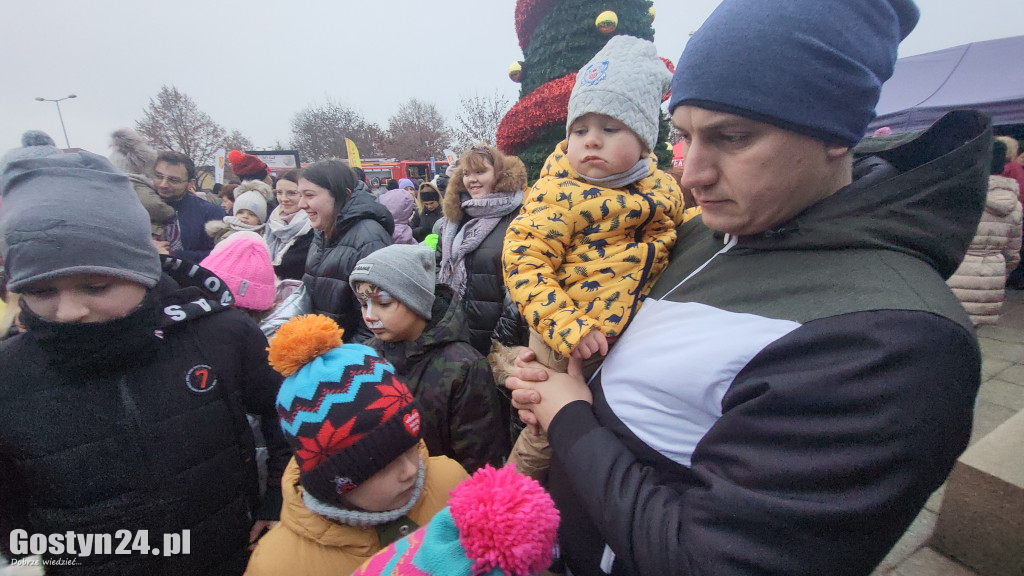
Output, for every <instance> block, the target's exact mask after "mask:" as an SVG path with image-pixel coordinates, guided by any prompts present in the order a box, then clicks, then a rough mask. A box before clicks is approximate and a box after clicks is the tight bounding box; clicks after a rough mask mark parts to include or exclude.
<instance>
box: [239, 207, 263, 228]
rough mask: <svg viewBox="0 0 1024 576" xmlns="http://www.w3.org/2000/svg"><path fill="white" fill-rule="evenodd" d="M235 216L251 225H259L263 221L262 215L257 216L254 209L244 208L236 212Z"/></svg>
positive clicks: (243, 222)
mask: <svg viewBox="0 0 1024 576" xmlns="http://www.w3.org/2000/svg"><path fill="white" fill-rule="evenodd" d="M235 218H238V220H239V221H241V222H242V224H247V225H249V226H259V225H260V224H262V222H260V217H259V216H257V215H256V213H255V212H253V211H252V210H246V209H244V208H243V209H242V210H239V211H238V212H235Z"/></svg>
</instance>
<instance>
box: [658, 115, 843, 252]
mask: <svg viewBox="0 0 1024 576" xmlns="http://www.w3.org/2000/svg"><path fill="white" fill-rule="evenodd" d="M672 123H673V124H675V126H676V128H678V129H679V130H680V132H682V134H683V139H684V140H685V141H686V143H687V152H686V161H685V167H684V172H683V176H682V178H681V182H680V186H682V187H683V188H690V189H692V190H693V196H694V198H696V200H697V202H698V203H699V204H700V207H701V210H702V212H703V219H704V224H706V225H707V226H708V228H711V229H712V230H718V231H720V232H727V233H730V234H735V235H740V236H743V235H749V234H759V233H761V232H765V231H766V230H770V229H771V228H773V227H775V226H777V225H779V224H782V223H783V222H786V221H788V220H790V219H791V218H793V217H794V216H796V215H797V214H799V213H800V212H801V211H803V210H804V209H805V208H807V207H808V206H811V205H812V204H815V203H817V202H818V201H820V200H822V199H824V198H826V197H827V196H830V195H831V194H833V193H834V192H836V191H837V190H839V188H841V187H842V186H844V185H846V184H848V183H849V180H850V170H849V163H848V161H847V160H846V156H847V153H848V151H849V149H848V148H845V147H838V146H830V145H828V144H825V143H824V142H822V141H820V140H817V139H815V138H811V137H810V136H804V135H802V134H797V133H796V132H791V131H789V130H784V129H782V128H778V127H776V126H772V125H770V124H765V123H763V122H756V121H754V120H750V119H747V118H744V117H742V116H737V115H735V114H727V113H724V112H713V111H710V110H705V109H703V108H697V107H694V106H679V107H677V108H676V109H675V112H673V114H672ZM844 170H845V172H844Z"/></svg>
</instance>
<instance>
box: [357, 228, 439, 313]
mask: <svg viewBox="0 0 1024 576" xmlns="http://www.w3.org/2000/svg"><path fill="white" fill-rule="evenodd" d="M434 255H435V252H434V251H433V250H430V249H429V248H425V247H423V246H419V245H410V244H392V245H390V246H385V247H384V248H381V249H380V250H377V251H376V252H374V253H372V254H370V255H369V256H367V257H366V258H363V259H362V260H360V261H359V262H357V263H356V266H355V268H353V269H352V273H351V274H349V275H348V283H349V285H350V286H351V287H352V291H353V292H355V291H356V285H357V284H359V283H360V282H368V283H370V284H373V285H374V286H377V287H378V288H380V289H381V290H383V291H385V292H387V293H389V294H390V295H392V296H394V297H395V298H396V299H397V300H398V301H399V302H401V303H402V304H405V305H406V306H408V307H409V308H410V309H411V310H412V311H413V312H415V313H416V314H418V315H419V316H421V317H423V318H426V319H427V320H430V309H431V307H432V306H433V305H434V283H435V279H436V274H435V270H436V267H437V264H436V261H435V258H434Z"/></svg>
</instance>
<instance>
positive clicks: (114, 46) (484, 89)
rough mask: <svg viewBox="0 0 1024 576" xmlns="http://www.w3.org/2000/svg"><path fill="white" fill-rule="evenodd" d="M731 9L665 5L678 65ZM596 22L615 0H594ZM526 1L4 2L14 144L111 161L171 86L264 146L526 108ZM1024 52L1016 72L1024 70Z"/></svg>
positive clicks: (936, 2) (914, 40) (664, 49)
mask: <svg viewBox="0 0 1024 576" xmlns="http://www.w3.org/2000/svg"><path fill="white" fill-rule="evenodd" d="M718 3H719V2H718V0H655V8H656V10H657V14H658V16H657V19H656V20H655V22H654V28H655V43H656V44H657V46H658V49H659V52H660V53H661V55H662V56H664V57H666V58H668V59H670V60H672V61H673V62H674V61H676V60H677V59H678V58H679V55H680V53H682V50H683V46H684V45H685V44H686V40H687V38H688V34H689V32H691V31H693V30H696V29H697V28H698V27H700V25H701V23H702V22H703V21H704V20H705V19H706V18H707V16H708V15H709V14H710V13H711V11H712V10H713V9H714V7H715V6H717V5H718ZM594 5H595V15H596V14H597V13H598V12H600V0H595V2H594ZM918 5H919V6H920V7H921V12H922V17H921V22H920V23H919V24H918V26H917V29H916V30H914V32H913V33H912V34H911V35H910V37H909V38H908V39H907V40H906V41H905V42H904V43H903V45H902V46H901V48H900V56H911V55H914V54H920V53H922V52H930V51H933V50H938V49H942V48H947V47H950V46H956V45H959V44H965V43H968V42H975V41H981V40H989V39H993V38H1003V37H1007V36H1014V35H1018V34H1022V33H1024V30H1022V28H1021V24H1022V23H1024V2H1020V1H1019V0H918ZM514 9H515V2H514V0H435V1H430V2H428V1H424V0H366V1H365V2H355V1H351V0H321V1H318V2H314V1H309V0H276V1H270V0H246V1H245V2H224V1H220V0H159V1H151V0H138V1H135V2H125V1H124V0H38V1H21V2H5V3H4V5H3V18H2V24H0V70H2V71H3V81H2V82H0V151H2V150H6V149H8V148H11V147H13V146H17V145H18V142H19V139H20V135H21V133H22V132H23V131H25V130H27V129H32V128H38V129H42V130H45V131H47V132H48V133H49V134H50V135H51V136H53V138H54V139H55V140H56V141H57V143H58V145H61V146H62V145H63V144H64V136H63V133H62V132H61V126H60V121H59V119H58V116H57V110H56V107H55V106H54V104H53V103H51V102H37V101H35V100H34V98H35V97H37V96H42V97H45V98H61V97H63V96H66V95H68V94H71V93H74V94H77V95H78V98H76V99H74V100H67V101H64V102H62V103H61V111H62V112H63V115H64V124H65V126H66V128H67V133H68V138H69V139H70V142H71V145H72V146H75V147H81V148H85V149H88V150H91V151H93V152H97V153H100V154H104V155H106V154H108V153H109V149H108V148H107V137H108V135H109V133H110V132H111V131H112V130H113V129H115V128H117V127H120V126H134V123H135V121H136V120H137V119H139V118H141V117H142V115H143V110H144V109H145V107H146V106H147V105H148V103H149V99H150V98H152V97H154V96H155V95H156V94H157V92H159V90H160V87H161V86H162V85H164V84H173V85H175V86H176V87H177V88H178V89H179V90H181V91H183V92H185V93H187V94H188V95H190V96H191V97H192V98H193V99H194V100H195V102H196V103H197V104H198V106H199V107H200V109H202V110H203V111H205V112H206V113H208V114H209V115H210V116H212V117H213V119H214V120H215V121H217V122H218V123H219V124H221V125H222V126H224V127H225V128H226V129H227V130H229V131H230V130H233V129H238V130H240V131H241V132H242V133H243V134H245V135H246V136H248V137H249V138H250V139H251V140H252V141H253V143H254V144H255V145H256V146H257V147H264V148H265V147H271V146H273V145H274V143H275V142H276V141H278V140H279V141H281V142H283V143H285V144H287V143H288V142H289V140H290V139H291V133H290V125H289V121H290V119H291V118H292V116H293V115H294V114H295V113H296V112H298V111H299V110H301V109H303V108H305V107H306V106H308V105H310V104H314V103H321V102H324V101H325V100H326V99H327V98H331V99H334V100H336V101H339V102H341V103H343V104H345V105H348V106H350V107H352V108H354V109H355V110H357V111H359V112H360V113H361V114H362V115H363V116H364V117H366V118H367V119H368V120H370V121H372V122H376V123H378V124H380V125H381V126H382V127H386V126H387V120H388V117H389V116H390V115H391V114H392V113H393V112H394V111H395V110H396V109H397V107H398V106H399V105H400V104H402V103H403V102H405V101H407V100H408V99H409V98H411V97H416V98H419V99H422V100H424V101H427V102H432V103H434V104H436V105H437V106H438V108H439V109H440V110H441V112H442V113H444V114H446V115H447V116H448V117H449V119H450V120H454V117H455V114H456V113H457V111H458V109H459V99H460V97H465V96H472V95H476V94H479V95H491V94H494V92H495V91H496V90H497V91H498V92H500V93H501V94H504V95H506V96H508V98H509V99H510V100H511V101H515V100H516V99H518V87H519V85H518V84H514V83H513V82H511V81H510V80H509V79H508V76H507V68H508V65H509V64H510V63H511V62H513V61H516V60H520V59H522V52H521V51H520V49H519V44H518V39H517V38H516V35H515V27H514V22H513V12H514ZM1020 57H1021V55H1020V54H1008V55H1007V66H1006V70H1007V73H1020V67H1019V66H1018V65H1016V64H1015V63H1018V62H1019V61H1020Z"/></svg>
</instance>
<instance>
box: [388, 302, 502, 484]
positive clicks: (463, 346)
mask: <svg viewBox="0 0 1024 576" xmlns="http://www.w3.org/2000/svg"><path fill="white" fill-rule="evenodd" d="M368 344H369V345H370V346H372V347H373V348H375V349H377V350H379V351H380V352H381V354H382V355H383V356H384V357H385V358H386V359H387V361H388V362H390V363H391V364H392V365H394V367H395V374H396V375H397V376H398V379H399V380H401V381H402V382H403V383H404V384H405V385H406V386H408V387H409V390H410V391H412V394H413V396H415V397H416V400H417V401H418V402H419V403H420V407H421V408H422V413H423V428H422V430H423V439H424V441H425V442H426V444H427V449H428V450H429V451H430V455H431V456H440V455H442V454H443V455H445V456H448V457H449V458H452V459H453V460H456V461H457V462H459V463H460V464H462V466H463V468H465V469H466V471H467V472H469V473H470V474H472V473H473V471H475V470H476V469H477V468H480V467H481V466H483V465H484V464H487V463H490V464H492V465H494V466H500V465H501V464H502V463H503V462H504V459H505V457H506V456H508V452H509V441H508V430H507V429H508V423H507V422H506V419H505V417H504V414H505V411H504V410H503V409H502V407H501V399H500V396H499V392H498V389H497V387H496V386H495V385H494V378H493V377H492V376H491V369H490V366H488V364H487V360H486V359H485V358H484V357H483V356H482V355H480V353H479V352H477V350H476V349H475V348H473V347H472V346H471V345H470V344H469V327H468V325H467V324H466V318H465V314H464V312H463V310H462V306H461V304H460V303H458V302H454V301H453V295H452V291H451V289H450V288H448V287H447V286H445V285H443V284H438V285H437V288H436V290H435V298H434V305H433V307H432V308H431V320H430V321H429V322H428V323H427V327H426V329H425V330H424V331H423V334H422V335H420V337H419V338H417V339H416V340H411V341H406V342H382V341H380V340H377V339H376V338H374V339H373V340H371V341H370V342H368Z"/></svg>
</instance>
